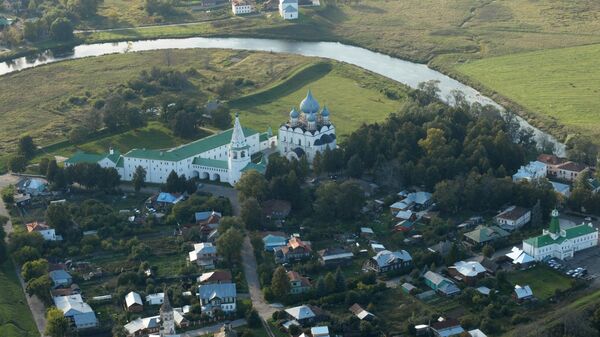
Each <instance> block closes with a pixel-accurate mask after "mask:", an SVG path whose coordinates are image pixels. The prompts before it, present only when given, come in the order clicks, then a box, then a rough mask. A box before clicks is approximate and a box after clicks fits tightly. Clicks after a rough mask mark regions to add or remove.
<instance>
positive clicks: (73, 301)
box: [53, 294, 98, 330]
mask: <svg viewBox="0 0 600 337" xmlns="http://www.w3.org/2000/svg"><path fill="white" fill-rule="evenodd" d="M53 301H54V305H55V306H56V308H57V309H58V310H60V311H62V312H63V315H64V316H65V317H66V318H68V319H69V322H70V323H71V326H73V327H74V328H76V329H77V330H80V329H88V328H94V327H97V326H98V319H97V318H96V314H95V313H94V310H92V308H91V307H90V306H89V304H87V303H86V302H84V301H83V298H82V297H81V295H80V294H75V295H70V296H58V297H54V298H53Z"/></svg>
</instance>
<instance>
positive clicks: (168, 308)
mask: <svg viewBox="0 0 600 337" xmlns="http://www.w3.org/2000/svg"><path fill="white" fill-rule="evenodd" d="M163 293H164V294H165V295H164V299H163V303H162V305H161V306H160V312H169V311H173V308H172V307H171V303H170V302H169V293H167V288H166V287H165V288H164V289H163Z"/></svg>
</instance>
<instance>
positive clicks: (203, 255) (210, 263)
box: [188, 242, 217, 269]
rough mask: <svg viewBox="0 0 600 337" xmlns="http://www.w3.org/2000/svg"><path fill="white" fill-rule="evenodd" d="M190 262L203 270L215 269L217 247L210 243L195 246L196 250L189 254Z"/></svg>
mask: <svg viewBox="0 0 600 337" xmlns="http://www.w3.org/2000/svg"><path fill="white" fill-rule="evenodd" d="M188 258H189V261H190V262H192V263H196V264H197V265H198V266H199V267H202V268H203V269H214V268H215V262H216V260H217V247H215V246H213V244H212V243H210V242H201V243H195V244H194V250H193V251H191V252H189V257H188Z"/></svg>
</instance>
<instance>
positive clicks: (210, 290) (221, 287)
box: [198, 283, 237, 316]
mask: <svg viewBox="0 0 600 337" xmlns="http://www.w3.org/2000/svg"><path fill="white" fill-rule="evenodd" d="M198 298H199V299H200V304H201V305H202V309H201V310H202V312H203V313H206V314H207V315H209V316H212V315H213V313H214V311H215V310H220V311H222V312H224V313H232V312H235V308H236V301H237V291H236V287H235V283H213V284H201V285H199V286H198Z"/></svg>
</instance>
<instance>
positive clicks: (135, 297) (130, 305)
mask: <svg viewBox="0 0 600 337" xmlns="http://www.w3.org/2000/svg"><path fill="white" fill-rule="evenodd" d="M125 310H127V311H128V312H141V311H143V310H144V302H142V297H141V296H140V294H138V293H136V292H133V291H130V292H129V293H128V294H127V295H125Z"/></svg>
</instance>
